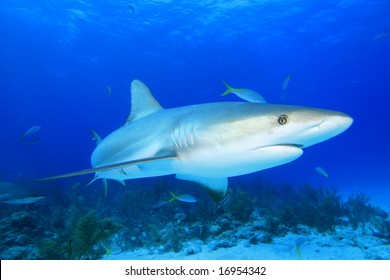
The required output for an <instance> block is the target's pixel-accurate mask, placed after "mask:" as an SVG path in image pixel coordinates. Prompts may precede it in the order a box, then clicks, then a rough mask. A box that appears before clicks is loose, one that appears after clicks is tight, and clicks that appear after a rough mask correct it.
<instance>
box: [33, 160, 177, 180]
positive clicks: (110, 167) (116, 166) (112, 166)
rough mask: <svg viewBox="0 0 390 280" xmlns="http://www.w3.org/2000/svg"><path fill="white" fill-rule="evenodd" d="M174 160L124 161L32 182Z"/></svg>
mask: <svg viewBox="0 0 390 280" xmlns="http://www.w3.org/2000/svg"><path fill="white" fill-rule="evenodd" d="M174 158H176V155H168V154H164V155H158V156H153V157H147V158H142V159H136V160H129V161H125V162H119V163H113V164H108V165H103V166H100V167H96V168H89V169H84V170H80V171H76V172H71V173H67V174H62V175H57V176H52V177H47V178H43V179H37V180H33V181H32V182H45V181H51V180H56V179H62V178H69V177H75V176H80V175H85V174H92V173H96V172H103V171H107V170H113V169H121V168H123V167H127V166H131V165H137V164H143V163H148V162H157V161H160V160H166V159H174Z"/></svg>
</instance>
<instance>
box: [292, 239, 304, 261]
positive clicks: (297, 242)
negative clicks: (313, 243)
mask: <svg viewBox="0 0 390 280" xmlns="http://www.w3.org/2000/svg"><path fill="white" fill-rule="evenodd" d="M305 242H306V238H305V237H302V236H300V237H298V238H297V239H296V240H295V252H296V253H297V255H298V258H299V259H300V260H301V259H302V255H301V247H302V245H303V244H305Z"/></svg>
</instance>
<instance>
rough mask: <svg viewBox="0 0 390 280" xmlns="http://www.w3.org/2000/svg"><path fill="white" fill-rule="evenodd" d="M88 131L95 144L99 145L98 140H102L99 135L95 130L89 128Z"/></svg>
mask: <svg viewBox="0 0 390 280" xmlns="http://www.w3.org/2000/svg"><path fill="white" fill-rule="evenodd" d="M89 133H91V135H92V140H93V141H95V142H96V144H97V145H99V144H100V142H102V137H100V135H99V134H98V133H97V132H96V131H95V130H93V129H90V130H89Z"/></svg>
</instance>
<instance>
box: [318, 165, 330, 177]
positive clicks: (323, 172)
mask: <svg viewBox="0 0 390 280" xmlns="http://www.w3.org/2000/svg"><path fill="white" fill-rule="evenodd" d="M316 171H317V172H318V173H320V174H321V175H322V176H324V177H326V178H329V175H328V173H327V172H326V171H325V170H324V169H323V168H322V167H321V166H317V167H316Z"/></svg>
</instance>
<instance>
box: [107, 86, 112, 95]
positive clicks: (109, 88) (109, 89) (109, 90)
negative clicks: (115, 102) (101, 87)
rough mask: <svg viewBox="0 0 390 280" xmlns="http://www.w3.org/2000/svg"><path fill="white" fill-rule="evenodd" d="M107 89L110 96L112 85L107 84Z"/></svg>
mask: <svg viewBox="0 0 390 280" xmlns="http://www.w3.org/2000/svg"><path fill="white" fill-rule="evenodd" d="M107 91H108V96H111V94H112V87H111V86H108V87H107Z"/></svg>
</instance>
